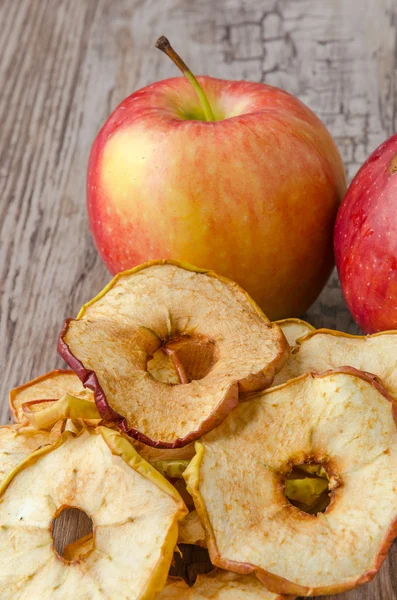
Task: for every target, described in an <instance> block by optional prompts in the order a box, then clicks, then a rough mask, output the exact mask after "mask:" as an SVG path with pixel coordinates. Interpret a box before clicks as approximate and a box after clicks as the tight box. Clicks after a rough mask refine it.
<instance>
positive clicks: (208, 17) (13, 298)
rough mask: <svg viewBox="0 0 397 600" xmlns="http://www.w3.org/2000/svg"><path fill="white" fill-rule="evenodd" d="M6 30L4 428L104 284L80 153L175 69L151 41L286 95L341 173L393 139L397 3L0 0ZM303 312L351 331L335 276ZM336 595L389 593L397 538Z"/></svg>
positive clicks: (1, 37)
mask: <svg viewBox="0 0 397 600" xmlns="http://www.w3.org/2000/svg"><path fill="white" fill-rule="evenodd" d="M0 24H1V26H0V82H1V87H0V90H1V91H0V157H1V158H0V188H1V196H0V197H1V200H0V219H1V220H0V247H1V252H0V281H1V305H0V306H1V320H0V336H1V337H0V340H1V344H0V364H1V370H2V377H1V380H0V387H1V396H0V398H1V399H2V402H1V404H0V408H1V413H0V417H1V421H2V422H3V423H6V422H7V421H8V420H9V413H8V406H7V393H8V390H9V389H10V388H11V387H13V386H15V385H17V384H20V383H23V382H25V381H27V380H29V379H30V378H32V377H34V376H37V375H39V374H41V373H44V372H45V371H47V370H49V369H52V368H54V367H59V366H62V365H63V363H62V360H61V359H60V358H59V357H57V354H56V340H57V335H58V333H59V330H60V327H61V324H62V322H63V319H64V317H67V316H72V315H75V314H76V312H77V310H78V308H79V307H80V305H81V304H82V303H83V302H84V301H86V300H88V299H89V298H91V297H92V296H93V295H94V294H95V293H96V292H97V291H98V290H100V289H101V288H102V287H103V285H104V284H105V283H106V282H107V281H108V279H109V275H108V273H107V272H106V269H105V267H104V266H103V265H102V263H101V261H100V259H99V257H98V255H97V253H96V251H95V249H94V246H93V243H92V240H91V238H90V234H89V232H88V227H87V218H86V213H85V189H84V187H85V170H86V165H87V159H88V153H89V150H90V145H91V143H92V141H93V139H94V137H95V134H96V132H97V131H98V128H99V127H100V125H101V124H102V123H103V122H104V120H105V118H106V116H107V115H108V114H109V113H110V111H111V110H112V109H113V108H114V107H115V106H116V105H117V104H118V103H119V102H120V101H121V100H122V99H123V98H124V97H125V96H127V95H128V94H129V93H131V92H132V91H134V90H136V89H137V88H139V87H141V86H144V85H146V84H149V83H151V82H153V81H156V80H158V79H161V78H165V77H169V76H174V75H176V70H175V67H174V66H173V65H172V64H171V62H170V61H169V60H167V59H166V58H165V57H164V55H162V54H161V53H160V52H159V51H157V50H155V49H154V42H155V39H156V38H157V37H158V36H159V35H160V34H166V35H167V36H168V37H169V38H170V39H171V41H172V42H173V43H174V46H175V47H176V49H177V50H179V51H180V52H181V54H182V55H183V57H184V58H185V60H186V62H187V63H188V64H189V65H190V66H191V67H192V68H193V70H194V71H195V72H196V73H197V74H204V73H207V74H210V75H213V76H215V77H221V78H230V79H251V80H253V81H263V82H266V83H269V84H274V85H277V86H280V87H283V88H285V89H286V90H287V91H289V92H291V93H293V94H296V95H297V96H298V97H299V98H300V99H301V100H303V101H304V102H306V103H307V104H308V105H309V107H310V108H311V109H313V110H314V111H315V112H316V113H317V114H318V116H319V117H320V118H322V119H323V120H324V122H325V123H326V125H327V126H328V128H329V129H330V131H331V133H332V134H333V135H334V137H335V139H336V142H337V144H338V146H339V149H340V151H341V154H342V157H343V159H344V162H345V165H346V169H347V173H348V177H349V179H351V177H352V176H353V175H354V173H355V172H356V171H357V169H358V167H359V166H360V164H361V163H362V161H363V160H364V159H365V158H366V157H367V156H368V154H369V153H370V152H371V151H372V150H373V149H374V148H375V147H376V146H377V145H378V144H379V143H380V142H381V141H382V140H384V139H385V138H387V137H388V136H389V135H391V134H392V133H393V132H395V131H396V125H397V122H396V121H397V100H396V98H397V35H396V26H397V4H396V2H395V0H252V1H250V0H201V1H200V2H198V1H196V0H0ZM307 318H308V320H310V321H311V322H312V323H313V324H314V325H316V326H327V327H334V328H339V329H342V330H344V331H350V332H352V331H355V326H354V324H353V322H352V320H351V318H350V316H349V314H348V312H347V309H346V307H345V305H344V302H343V299H342V295H341V292H340V289H339V285H338V281H337V277H336V275H335V274H334V275H333V276H332V278H331V280H330V282H329V284H328V286H327V287H326V289H325V290H324V292H323V293H322V295H321V297H320V298H319V299H318V301H317V302H316V303H315V305H314V306H313V307H312V308H311V309H310V311H309V312H308V314H307ZM363 494H365V489H364V490H363ZM363 543H365V540H363ZM0 552H1V548H0ZM343 598H345V599H346V600H364V599H368V600H369V599H371V600H397V548H396V544H395V545H394V547H393V548H392V550H391V552H390V555H389V558H388V559H387V560H386V562H385V564H384V565H383V567H382V569H381V572H380V574H379V575H378V577H376V578H375V580H374V581H373V582H372V583H371V584H369V585H367V586H364V587H362V588H361V589H360V590H356V591H352V592H349V593H347V594H345V595H344V596H343Z"/></svg>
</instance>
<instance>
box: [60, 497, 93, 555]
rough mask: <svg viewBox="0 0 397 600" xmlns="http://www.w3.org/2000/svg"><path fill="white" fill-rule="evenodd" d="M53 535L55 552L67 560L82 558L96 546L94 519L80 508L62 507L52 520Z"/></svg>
mask: <svg viewBox="0 0 397 600" xmlns="http://www.w3.org/2000/svg"><path fill="white" fill-rule="evenodd" d="M51 535H52V538H53V540H54V550H55V552H56V553H57V555H58V556H59V558H61V559H62V560H65V561H66V562H73V561H74V560H79V559H82V558H83V557H85V556H86V555H87V554H88V553H89V552H91V550H93V548H94V546H95V541H94V532H93V524H92V519H91V518H90V517H89V516H88V515H87V513H86V512H85V511H84V510H81V509H80V508H74V507H71V506H65V507H62V508H61V509H60V510H59V511H58V512H57V514H56V516H55V517H54V519H53V521H52V526H51Z"/></svg>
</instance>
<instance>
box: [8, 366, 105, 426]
mask: <svg viewBox="0 0 397 600" xmlns="http://www.w3.org/2000/svg"><path fill="white" fill-rule="evenodd" d="M66 393H68V394H71V395H72V396H76V397H77V398H85V399H86V400H93V399H94V397H93V394H92V392H91V390H87V389H85V388H84V386H83V384H82V383H81V381H80V379H79V378H78V377H77V375H76V373H74V371H67V370H57V369H56V370H54V371H50V372H49V373H45V375H41V376H40V377H36V379H32V381H29V382H28V383H24V384H23V385H20V386H18V387H16V388H15V389H13V390H11V392H10V410H11V413H12V415H13V417H14V420H15V421H16V422H17V423H23V422H25V421H26V419H25V415H24V413H23V409H22V404H24V403H25V402H31V401H34V400H58V399H59V398H61V397H62V396H63V395H64V394H66Z"/></svg>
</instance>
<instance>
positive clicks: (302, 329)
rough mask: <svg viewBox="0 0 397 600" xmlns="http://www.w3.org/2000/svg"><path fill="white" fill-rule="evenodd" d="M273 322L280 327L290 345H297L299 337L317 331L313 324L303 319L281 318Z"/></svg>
mask: <svg viewBox="0 0 397 600" xmlns="http://www.w3.org/2000/svg"><path fill="white" fill-rule="evenodd" d="M273 322H274V323H275V324H276V325H278V326H279V327H280V329H281V331H282V332H283V334H284V335H285V338H286V340H287V342H288V343H289V345H290V346H295V344H296V343H297V341H298V339H299V338H301V337H303V336H304V335H307V334H308V333H311V332H312V331H315V329H314V327H313V325H310V323H307V322H306V321H302V319H295V318H293V319H292V318H291V319H281V320H280V321H273Z"/></svg>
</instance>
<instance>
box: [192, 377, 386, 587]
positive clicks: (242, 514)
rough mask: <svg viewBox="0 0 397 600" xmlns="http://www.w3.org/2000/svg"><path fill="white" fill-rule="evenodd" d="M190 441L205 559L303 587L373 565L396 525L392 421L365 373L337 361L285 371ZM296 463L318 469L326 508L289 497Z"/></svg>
mask: <svg viewBox="0 0 397 600" xmlns="http://www.w3.org/2000/svg"><path fill="white" fill-rule="evenodd" d="M236 431H237V432H238V435H236ZM196 450H197V454H196V456H195V458H193V459H192V461H191V462H190V465H189V466H188V468H187V470H186V471H185V473H184V476H185V478H186V480H187V484H188V485H187V487H188V491H189V492H190V493H191V495H192V497H193V500H194V503H195V507H196V510H197V511H198V513H199V515H200V519H201V522H202V523H203V526H204V528H205V531H206V539H207V545H208V550H209V553H210V557H211V561H212V563H213V564H215V565H216V566H219V567H222V568H225V569H228V570H232V571H236V572H239V573H249V572H255V573H256V575H257V576H258V577H259V578H260V579H261V581H263V582H264V583H265V585H266V586H267V587H268V588H269V589H271V590H272V591H274V592H278V593H284V594H296V595H307V596H311V595H314V596H315V595H322V594H334V593H338V592H343V591H345V590H348V589H351V588H354V587H356V586H358V585H360V584H362V583H366V582H367V581H369V580H370V579H372V578H373V577H374V575H375V574H376V572H377V571H378V569H379V568H380V566H381V564H382V562H383V560H384V558H385V556H386V554H387V551H388V549H389V547H390V545H391V543H392V541H393V539H394V537H395V536H396V535H397V493H396V490H397V423H396V407H395V405H394V403H393V401H392V399H391V397H390V396H388V395H387V393H386V391H385V390H383V388H381V386H380V385H379V384H378V383H376V382H375V381H374V380H373V379H372V378H370V377H368V376H366V374H364V373H362V372H359V371H356V370H354V369H345V370H341V371H339V372H337V371H334V372H328V373H326V374H323V375H319V374H317V375H313V374H306V375H303V376H301V377H299V378H296V379H292V380H290V381H289V382H288V383H286V384H285V385H283V386H279V387H277V388H272V389H270V390H267V391H265V392H261V393H260V394H257V395H256V396H255V397H253V398H252V399H251V400H249V401H248V402H245V403H241V404H240V405H239V406H238V407H236V409H235V410H234V411H233V412H232V413H231V414H230V415H228V417H227V418H226V419H225V421H224V422H223V423H222V424H221V425H220V426H219V427H217V428H216V429H215V430H214V431H212V432H210V433H208V434H206V435H205V436H204V437H203V438H202V440H200V442H196ZM301 465H308V466H310V467H311V468H314V467H315V466H316V465H317V467H315V471H317V473H319V474H320V475H322V473H323V470H324V471H325V472H326V473H327V479H328V482H329V483H328V494H329V495H330V503H329V506H328V507H327V508H325V512H318V513H317V514H316V515H314V514H308V513H307V512H304V511H303V510H301V509H299V508H297V507H296V506H294V505H293V504H292V503H290V502H289V501H288V499H287V494H286V487H285V482H286V480H287V479H288V475H289V474H290V473H291V471H292V470H293V468H294V467H295V466H301ZM306 474H310V469H309V473H307V471H306ZM289 492H291V490H289ZM301 492H302V490H301ZM312 492H313V490H312V491H310V490H309V496H311V497H313V495H312ZM307 493H308V491H307V490H306V491H305V492H304V494H303V497H302V496H299V499H300V500H302V499H304V498H305V495H307ZM315 493H319V494H320V495H321V493H322V490H315Z"/></svg>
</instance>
